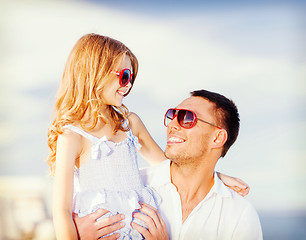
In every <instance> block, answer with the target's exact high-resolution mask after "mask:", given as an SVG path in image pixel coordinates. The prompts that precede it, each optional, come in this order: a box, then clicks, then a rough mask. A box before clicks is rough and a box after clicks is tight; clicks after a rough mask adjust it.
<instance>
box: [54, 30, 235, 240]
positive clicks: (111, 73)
mask: <svg viewBox="0 0 306 240" xmlns="http://www.w3.org/2000/svg"><path fill="white" fill-rule="evenodd" d="M137 71H138V61H137V59H136V57H135V56H134V54H133V53H132V52H131V51H130V50H129V49H128V48H127V47H126V46H125V45H124V44H122V43H121V42H119V41H117V40H114V39H112V38H109V37H105V36H100V35H97V34H88V35H85V36H83V37H82V38H81V39H80V40H79V41H78V42H77V43H76V45H75V46H74V48H73V49H72V51H71V53H70V55H69V57H68V60H67V63H66V66H65V69H64V74H63V78H62V81H61V84H60V88H59V91H58V95H57V98H56V103H55V116H54V120H53V123H52V125H51V126H50V128H49V132H48V144H49V148H50V156H49V158H48V164H49V166H50V169H51V173H52V174H54V193H53V195H54V197H53V218H54V226H55V231H56V236H57V239H65V240H66V239H78V234H77V230H76V227H75V225H74V222H73V220H72V212H75V213H77V214H78V215H79V216H85V215H87V214H90V213H92V212H94V211H96V210H97V209H99V208H104V209H108V210H109V211H110V214H111V215H113V214H117V213H123V214H124V215H125V220H124V221H125V227H124V228H122V229H120V231H119V233H120V235H121V236H120V238H121V239H142V235H141V234H140V233H139V232H137V231H136V230H134V229H133V228H131V227H130V223H131V221H132V220H133V218H132V213H133V212H134V211H135V209H138V208H140V206H139V204H138V202H139V201H142V202H145V203H147V204H149V205H151V206H153V207H155V208H158V205H159V202H160V199H159V196H158V194H157V193H156V192H155V191H154V190H153V189H152V188H150V187H149V186H144V185H143V183H142V182H141V179H140V174H139V171H138V165H137V152H136V149H137V150H138V152H139V153H140V154H141V155H142V156H143V157H144V158H145V159H146V160H147V161H148V162H149V163H159V162H161V161H163V160H164V159H165V156H164V154H163V151H162V150H161V149H160V148H159V146H158V145H157V144H156V143H155V142H154V140H153V139H152V137H151V136H150V134H149V133H148V131H147V130H146V128H145V126H144V124H143V123H142V121H141V120H140V118H139V117H138V116H137V115H136V114H134V113H129V112H128V109H127V108H126V107H125V106H124V105H123V104H122V100H123V98H124V97H125V96H126V95H128V94H129V92H130V91H131V88H132V87H133V84H134V82H135V78H136V76H137ZM223 180H224V179H223ZM227 180H228V182H230V183H231V179H227ZM227 180H226V181H227ZM231 184H232V183H231ZM232 185H235V184H232ZM236 185H237V186H238V187H239V186H241V184H240V183H239V182H236ZM105 217H107V215H106V216H105ZM133 221H134V220H133ZM139 224H141V223H139ZM142 225H143V224H142Z"/></svg>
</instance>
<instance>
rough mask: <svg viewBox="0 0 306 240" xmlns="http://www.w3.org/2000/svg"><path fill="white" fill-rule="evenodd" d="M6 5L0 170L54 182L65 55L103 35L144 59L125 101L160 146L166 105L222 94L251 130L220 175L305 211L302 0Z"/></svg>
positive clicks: (270, 203)
mask: <svg viewBox="0 0 306 240" xmlns="http://www.w3.org/2000/svg"><path fill="white" fill-rule="evenodd" d="M150 4H151V5H150ZM1 5H2V7H1V8H2V10H3V12H2V13H1V15H0V18H1V19H0V20H1V21H0V23H1V25H0V29H1V36H3V37H1V39H0V43H1V44H0V51H1V56H0V63H1V64H0V76H1V81H0V96H1V102H0V116H1V118H0V131H1V135H0V175H46V172H47V165H46V163H45V162H44V159H45V158H46V155H47V153H48V149H47V145H46V134H47V127H48V124H49V121H50V118H51V117H50V116H51V107H52V104H53V99H54V95H55V92H56V89H57V86H58V83H59V80H60V77H61V74H62V70H63V68H64V64H65V61H66V58H67V56H68V53H69V51H70V50H71V48H72V46H73V45H74V44H75V42H76V41H77V39H78V38H80V37H81V36H82V35H83V34H86V33H89V32H96V33H100V34H105V35H108V36H111V37H113V38H116V39H118V40H120V41H122V42H124V43H125V44H126V45H127V46H128V47H130V48H131V50H132V51H133V52H134V53H135V54H136V56H137V57H138V59H139V62H140V70H139V75H138V78H137V80H136V84H135V87H134V89H133V91H132V93H131V94H130V96H129V97H127V99H125V104H126V105H127V106H128V107H129V109H130V110H132V111H135V112H136V113H138V114H139V115H140V116H141V117H142V119H143V121H144V123H145V124H146V125H147V128H148V129H149V131H150V132H151V134H152V136H153V137H154V138H155V139H156V141H157V142H158V143H159V144H160V146H161V147H162V148H164V147H165V136H166V135H165V133H166V131H165V128H164V127H163V122H162V119H163V115H164V112H165V111H166V109H167V108H169V107H173V106H175V105H177V104H179V102H180V101H182V100H183V99H184V98H186V97H188V93H189V92H190V91H192V90H195V89H200V88H206V89H208V90H212V91H216V92H219V93H222V94H224V95H226V96H228V97H230V98H232V99H233V100H234V101H235V102H236V104H237V106H238V108H239V110H240V115H241V132H240V136H239V138H238V141H237V142H236V143H235V145H234V146H233V148H232V149H231V150H230V151H229V154H228V156H227V157H226V158H224V159H221V160H220V162H219V163H218V166H217V169H218V170H220V171H222V172H225V173H228V174H230V175H234V176H238V177H240V178H242V179H244V180H245V181H246V182H248V183H249V184H250V185H251V193H250V195H249V196H248V198H249V199H250V200H251V201H252V202H253V203H254V204H255V206H256V207H257V208H262V209H271V208H272V209H274V208H275V209H283V208H284V207H285V208H288V209H296V208H299V209H300V208H302V209H304V210H306V192H305V187H304V185H305V182H306V163H305V160H306V150H305V142H306V141H305V140H306V139H305V138H306V137H305V132H306V116H305V106H306V90H305V76H306V70H305V69H306V58H305V56H306V55H305V40H306V29H305V27H306V21H305V4H302V1H301V2H299V1H293V2H292V1H291V2H289V1H282V2H281V4H280V2H279V1H278V4H276V1H275V2H273V1H270V2H268V3H265V4H264V3H262V2H260V3H256V4H254V3H248V5H245V4H244V3H243V2H242V1H240V2H236V1H234V2H232V1H231V3H230V4H229V3H226V2H225V1H222V2H221V3H220V2H219V4H208V3H207V2H205V1H204V2H201V3H200V2H199V1H192V2H190V1H189V2H188V4H187V2H178V3H177V4H173V3H171V2H166V3H165V2H164V1H147V2H144V1H129V4H127V3H122V2H121V1H92V2H83V1H48V0H47V1H37V0H31V1H30V0H29V1H8V0H5V1H2V3H1ZM140 165H142V166H143V165H145V163H144V162H143V161H142V160H141V162H140Z"/></svg>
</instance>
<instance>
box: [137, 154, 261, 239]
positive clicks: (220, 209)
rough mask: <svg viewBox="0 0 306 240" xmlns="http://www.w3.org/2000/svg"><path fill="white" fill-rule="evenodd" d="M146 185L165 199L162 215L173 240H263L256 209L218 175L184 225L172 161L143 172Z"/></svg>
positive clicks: (161, 206) (162, 205) (160, 208)
mask: <svg viewBox="0 0 306 240" xmlns="http://www.w3.org/2000/svg"><path fill="white" fill-rule="evenodd" d="M141 176H142V178H143V181H144V183H145V184H146V185H149V186H151V187H153V188H154V189H155V190H156V191H157V192H158V193H159V195H160V196H161V198H162V202H161V205H160V207H159V212H160V214H161V216H162V218H163V219H164V221H165V223H166V225H167V228H168V232H169V235H170V239H173V240H197V239H203V240H204V239H205V240H212V239H219V240H221V239H226V240H227V239H232V240H253V239H254V240H255V239H256V240H259V239H262V230H261V225H260V221H259V218H258V214H257V212H256V210H255V209H254V207H253V206H252V205H251V204H250V203H249V202H248V201H247V200H246V199H244V198H243V197H241V196H240V195H239V194H237V193H236V192H234V191H233V190H231V189H230V188H228V187H226V186H225V185H224V184H223V182H222V181H221V180H220V179H219V178H218V176H217V174H215V175H214V185H213V187H212V188H211V190H210V192H209V193H208V194H207V195H206V197H205V198H204V199H203V200H202V201H201V202H200V203H199V204H198V205H197V206H196V207H195V208H194V209H193V211H192V212H191V213H190V215H189V216H188V218H187V219H186V220H185V222H184V223H182V207H181V199H180V196H179V193H178V192H177V190H176V187H175V186H174V185H173V184H172V183H171V177H170V161H169V160H166V161H164V162H162V163H161V164H159V165H157V166H154V167H149V168H145V169H142V170H141Z"/></svg>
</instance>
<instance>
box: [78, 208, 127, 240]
mask: <svg viewBox="0 0 306 240" xmlns="http://www.w3.org/2000/svg"><path fill="white" fill-rule="evenodd" d="M106 213H108V211H107V210H105V209H98V210H97V211H96V212H94V213H92V214H88V215H86V216H85V217H78V216H77V214H73V220H74V223H75V225H76V228H77V230H78V234H79V239H81V240H97V239H99V238H100V237H101V236H105V235H108V234H111V233H113V232H115V231H117V230H119V229H121V228H123V227H124V225H125V224H124V223H123V222H121V220H123V219H124V215H123V214H117V215H114V216H111V217H107V218H103V219H101V220H99V221H96V220H97V219H98V218H100V217H102V216H103V215H104V214H106ZM119 237H120V234H119V233H115V234H111V235H109V236H107V237H102V238H101V239H105V240H113V239H118V238H119Z"/></svg>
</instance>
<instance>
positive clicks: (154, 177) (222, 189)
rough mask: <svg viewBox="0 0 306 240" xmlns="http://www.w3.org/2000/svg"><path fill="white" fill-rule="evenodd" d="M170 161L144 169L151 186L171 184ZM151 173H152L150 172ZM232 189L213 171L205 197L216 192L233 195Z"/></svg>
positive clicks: (228, 195) (224, 195) (223, 195)
mask: <svg viewBox="0 0 306 240" xmlns="http://www.w3.org/2000/svg"><path fill="white" fill-rule="evenodd" d="M170 163H171V161H170V160H169V159H167V160H165V161H163V162H161V163H160V164H158V165H157V166H153V167H149V168H146V169H143V170H145V173H146V174H145V175H146V176H147V177H148V178H150V179H147V182H148V183H149V185H150V186H152V187H159V186H162V185H166V184H169V183H170V184H172V182H171V176H170ZM143 170H142V171H143ZM152 173H153V174H152ZM231 191H232V190H231V189H230V188H228V187H227V186H225V185H224V183H223V182H222V181H221V180H220V178H219V177H218V174H217V173H216V172H215V173H214V185H213V186H212V188H211V189H210V191H209V193H208V194H207V195H206V197H205V199H207V198H209V197H211V196H212V195H213V194H218V195H220V196H221V197H233V195H232V192H231Z"/></svg>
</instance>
